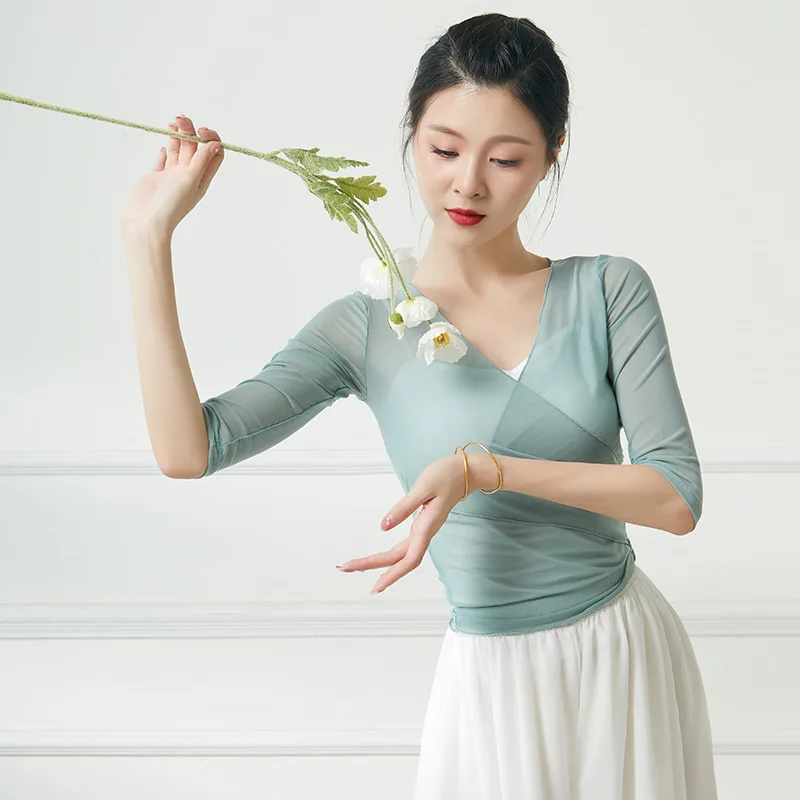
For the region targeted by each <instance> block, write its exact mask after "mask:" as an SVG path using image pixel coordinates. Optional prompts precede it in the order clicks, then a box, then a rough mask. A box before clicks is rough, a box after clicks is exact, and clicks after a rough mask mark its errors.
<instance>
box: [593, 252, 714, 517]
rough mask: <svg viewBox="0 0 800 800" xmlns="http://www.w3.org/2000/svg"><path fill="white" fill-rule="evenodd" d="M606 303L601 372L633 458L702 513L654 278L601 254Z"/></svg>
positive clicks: (622, 259) (625, 260) (686, 424)
mask: <svg viewBox="0 0 800 800" xmlns="http://www.w3.org/2000/svg"><path fill="white" fill-rule="evenodd" d="M600 274H601V278H602V283H603V291H604V293H605V302H606V322H607V333H608V347H609V358H608V378H609V380H610V381H611V385H612V387H613V389H614V394H615V395H616V399H617V406H618V408H619V415H620V421H621V423H622V427H623V429H624V431H625V436H626V438H627V440H628V452H629V456H630V460H631V463H632V464H647V465H649V466H651V467H653V468H654V469H656V470H658V471H659V472H660V473H661V474H662V475H663V476H664V477H665V478H666V479H667V480H668V481H669V482H670V483H671V484H672V486H673V487H674V488H675V490H676V491H677V492H678V494H679V495H680V496H681V497H682V498H683V500H684V502H685V503H686V505H687V506H688V507H689V510H690V511H691V514H692V517H693V519H694V522H695V524H696V523H697V521H698V520H699V519H700V515H701V514H702V511H703V482H702V475H701V471H700V464H699V460H698V457H697V452H696V449H695V444H694V440H693V437H692V432H691V428H690V426H689V419H688V417H687V414H686V409H685V407H684V404H683V399H682V398H681V394H680V390H679V388H678V382H677V379H676V377H675V371H674V367H673V363H672V356H671V354H670V348H669V342H668V340H667V331H666V327H665V325H664V319H663V317H662V314H661V308H660V306H659V302H658V298H657V297H656V292H655V289H654V288H653V283H652V281H651V279H650V277H649V275H648V274H647V272H646V271H645V270H644V268H643V267H642V266H640V265H639V264H638V263H637V262H636V261H633V260H632V259H630V258H625V257H622V256H610V257H606V258H604V259H600Z"/></svg>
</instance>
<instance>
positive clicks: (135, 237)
mask: <svg viewBox="0 0 800 800" xmlns="http://www.w3.org/2000/svg"><path fill="white" fill-rule="evenodd" d="M124 241H125V251H126V256H127V266H128V275H129V281H130V290H131V302H132V309H133V321H134V329H135V333H136V352H137V359H138V365H139V378H140V384H141V389H142V398H143V400H144V411H145V417H146V420H147V428H148V432H149V434H150V443H151V445H152V448H153V453H154V455H155V458H156V462H157V463H158V466H159V468H160V469H161V471H162V472H163V473H164V474H165V475H168V476H169V477H174V478H185V477H194V476H195V475H196V474H197V473H198V472H199V471H200V469H201V466H202V465H203V464H204V463H205V462H206V460H207V457H208V434H207V432H206V425H205V418H204V416H203V410H202V407H201V403H200V398H199V397H198V394H197V388H196V386H195V383H194V378H193V377H192V372H191V369H190V367H189V360H188V357H187V355H186V348H185V347H184V344H183V337H182V336H181V331H180V326H179V324H178V312H177V308H176V303H175V288H174V283H173V276H172V254H171V251H170V240H169V237H167V236H162V235H156V234H152V235H148V234H143V233H142V234H139V233H129V232H125V233H124Z"/></svg>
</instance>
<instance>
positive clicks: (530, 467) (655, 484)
mask: <svg viewBox="0 0 800 800" xmlns="http://www.w3.org/2000/svg"><path fill="white" fill-rule="evenodd" d="M495 458H497V460H498V462H499V464H500V469H501V470H502V471H503V488H502V489H501V491H509V492H521V493H523V494H530V495H533V496H534V497H541V498H542V499H544V500H552V501H553V502H555V503H563V504H564V505H568V506H574V507H575V508H582V509H584V510H586V511H593V512H595V513H596V514H603V515H604V516H607V517H612V518H613V519H618V520H622V521H623V522H630V523H631V524H632V525H643V526H645V527H648V528H657V529H659V530H664V531H669V532H670V533H674V534H676V535H682V534H685V533H689V532H691V531H692V530H693V528H694V520H693V518H692V514H691V512H690V510H689V507H688V506H687V505H686V503H685V502H684V500H683V498H682V497H681V496H680V495H679V494H678V493H677V492H676V491H675V488H674V487H673V486H672V484H671V483H670V482H669V481H668V480H667V479H666V478H665V477H664V476H663V475H662V474H661V473H660V472H659V471H658V470H656V469H654V468H653V467H649V466H647V465H645V464H590V463H584V462H577V461H542V460H539V459H533V458H515V457H513V456H503V455H495ZM467 460H468V465H469V473H470V490H471V491H472V490H476V489H487V490H492V489H494V488H496V487H497V485H498V475H497V467H496V466H495V463H494V461H493V460H492V457H491V456H490V455H489V454H488V453H485V452H468V453H467Z"/></svg>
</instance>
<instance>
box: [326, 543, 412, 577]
mask: <svg viewBox="0 0 800 800" xmlns="http://www.w3.org/2000/svg"><path fill="white" fill-rule="evenodd" d="M407 548H408V539H407V538H406V539H403V541H402V542H398V543H397V544H396V545H395V546H394V547H392V548H391V550H385V551H384V552H382V553H375V554H374V555H371V556H364V557H363V558H351V559H350V560H349V561H345V562H344V564H342V565H341V567H342V572H363V571H364V570H367V569H378V568H379V567H389V566H391V565H392V564H396V563H397V562H398V561H399V560H400V559H401V558H402V557H403V556H404V555H405V553H406V550H407Z"/></svg>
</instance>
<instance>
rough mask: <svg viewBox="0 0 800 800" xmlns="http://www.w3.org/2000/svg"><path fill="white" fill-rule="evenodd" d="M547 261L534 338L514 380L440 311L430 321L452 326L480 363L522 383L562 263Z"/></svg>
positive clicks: (410, 285) (411, 284)
mask: <svg viewBox="0 0 800 800" xmlns="http://www.w3.org/2000/svg"><path fill="white" fill-rule="evenodd" d="M548 260H549V261H550V266H549V267H548V268H547V269H548V275H547V281H546V282H545V285H544V293H543V295H542V305H541V307H540V308H539V319H538V323H537V325H536V336H535V337H534V340H533V344H532V345H531V347H530V350H529V351H528V355H527V356H526V357H525V359H524V361H525V366H524V367H523V368H522V372H520V374H519V375H518V376H517V377H516V378H515V377H513V375H509V374H508V372H507V371H506V370H504V369H501V368H500V367H498V366H497V364H495V363H494V362H493V361H490V360H489V359H488V358H487V357H486V356H485V355H484V354H483V353H481V351H480V350H478V348H477V347H475V345H474V344H472V342H470V340H469V339H467V337H466V336H464V334H463V333H461V329H460V328H459V327H458V325H453V323H452V322H450V320H449V319H447V317H445V316H444V314H442V312H441V311H438V310H437V312H436V316H434V318H433V319H432V320H431V322H434V321H436V320H437V319H438V320H439V321H440V322H446V323H447V324H448V325H453V327H454V328H455V329H456V330H458V336H459V338H461V339H463V340H464V344H465V345H467V347H468V348H469V349H470V350H472V352H474V353H475V355H476V356H477V357H478V358H479V359H480V360H481V361H483V362H484V363H485V364H487V365H488V366H489V367H491V368H492V369H493V370H494V371H495V372H499V373H500V374H501V375H505V377H506V378H508V380H510V381H514V383H520V382H521V381H522V379H523V378H524V377H525V373H526V372H527V371H528V368H529V367H530V364H531V360H532V358H533V353H534V351H535V350H536V345H537V344H538V342H539V338H540V334H541V330H542V320H543V319H544V311H545V308H546V306H547V296H548V294H549V293H550V285H551V283H552V281H553V273H554V272H555V265H556V264H558V263H560V262H561V261H563V259H552V258H550V259H548ZM406 283H407V284H408V286H409V287H410V288H411V289H412V290H413V292H414V293H415V294H416V296H419V295H421V294H422V292H421V291H420V290H419V289H418V288H417V287H416V286H414V284H413V283H412V282H411V281H410V280H407V281H406ZM437 307H438V303H437ZM521 363H522V362H520V364H521ZM456 364H458V362H456ZM517 366H519V364H517ZM514 369H516V367H512V368H511V370H510V371H511V372H513V371H514Z"/></svg>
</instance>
